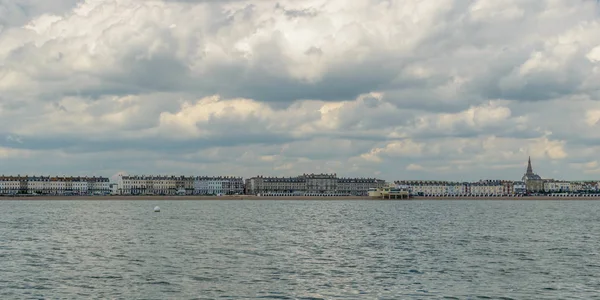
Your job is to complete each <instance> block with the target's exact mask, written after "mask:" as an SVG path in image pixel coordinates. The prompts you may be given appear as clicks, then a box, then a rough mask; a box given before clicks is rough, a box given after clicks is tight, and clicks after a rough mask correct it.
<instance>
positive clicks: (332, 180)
mask: <svg viewBox="0 0 600 300" xmlns="http://www.w3.org/2000/svg"><path fill="white" fill-rule="evenodd" d="M385 184H386V183H385V181H384V180H381V179H376V178H338V177H337V175H336V174H303V175H299V176H295V177H265V176H255V177H252V178H247V179H245V180H244V179H243V178H242V177H230V176H219V177H208V176H187V177H186V176H179V177H178V176H120V177H119V178H118V181H117V188H116V190H117V194H119V195H241V194H248V195H264V196H269V195H273V196H304V195H307V196H312V195H315V196H317V195H323V196H328V195H331V196H333V195H356V196H365V195H367V191H368V190H369V189H370V188H377V187H383V186H384V185H385Z"/></svg>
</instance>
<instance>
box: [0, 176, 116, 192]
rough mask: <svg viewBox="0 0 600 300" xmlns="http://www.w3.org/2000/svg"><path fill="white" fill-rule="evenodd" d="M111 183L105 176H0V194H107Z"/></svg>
mask: <svg viewBox="0 0 600 300" xmlns="http://www.w3.org/2000/svg"><path fill="white" fill-rule="evenodd" d="M110 193H111V183H110V180H109V179H108V178H107V177H72V176H71V177H67V176H21V175H17V176H4V175H1V176H0V195H10V194H39V195H107V194H110Z"/></svg>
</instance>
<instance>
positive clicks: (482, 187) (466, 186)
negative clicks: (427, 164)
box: [394, 158, 600, 197]
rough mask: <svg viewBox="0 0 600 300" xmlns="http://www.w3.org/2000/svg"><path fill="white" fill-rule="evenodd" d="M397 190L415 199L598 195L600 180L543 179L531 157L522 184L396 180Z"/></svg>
mask: <svg viewBox="0 0 600 300" xmlns="http://www.w3.org/2000/svg"><path fill="white" fill-rule="evenodd" d="M394 185H395V187H396V188H399V189H403V190H407V191H409V193H410V194H411V195H415V196H434V197H437V196H513V195H514V196H518V195H535V194H557V193H559V194H562V193H568V194H597V193H600V182H599V181H564V180H555V179H544V178H542V177H541V176H539V175H538V174H536V173H534V172H533V167H532V165H531V158H529V160H528V162H527V170H526V171H525V174H524V175H523V177H521V180H520V181H511V180H480V181H477V182H451V181H436V180H401V181H395V182H394Z"/></svg>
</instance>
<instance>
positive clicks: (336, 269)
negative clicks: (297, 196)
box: [0, 200, 600, 299]
mask: <svg viewBox="0 0 600 300" xmlns="http://www.w3.org/2000/svg"><path fill="white" fill-rule="evenodd" d="M155 206H160V208H161V211H160V212H154V211H153V209H154V207H155ZM599 235H600V201H548V200H542V201H514V200H512V201H493V200H489V201H488V200H465V201H461V200H452V201H372V200H371V201H276V200H267V201H247V200H246V201H243V200H241V201H112V200H111V201H104V200H103V201H54V200H53V201H44V200H36V201H19V200H17V201H0V299H598V298H599V296H600V256H599V255H598V254H599V253H600V236H599Z"/></svg>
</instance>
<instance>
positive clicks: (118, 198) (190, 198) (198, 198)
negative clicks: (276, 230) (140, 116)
mask: <svg viewBox="0 0 600 300" xmlns="http://www.w3.org/2000/svg"><path fill="white" fill-rule="evenodd" d="M2 200H44V201H45V200H90V201H94V200H107V201H109V200H114V201H127V200H139V201H143V200H177V201H186V200H187V201H201V200H320V201H333V200H369V201H375V200H379V201H412V200H427V201H436V200H437V201H441V200H506V201H528V200H600V196H595V197H556V196H523V197H422V196H415V197H412V198H410V199H381V198H372V197H368V196H332V197H319V196H277V197H275V196H254V195H230V196H122V195H115V196H29V195H27V196H0V201H2Z"/></svg>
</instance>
